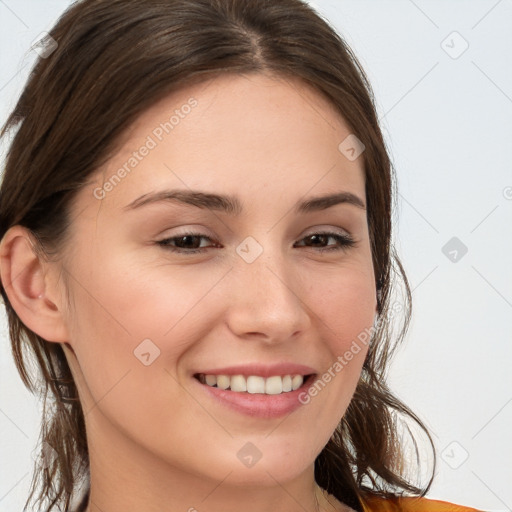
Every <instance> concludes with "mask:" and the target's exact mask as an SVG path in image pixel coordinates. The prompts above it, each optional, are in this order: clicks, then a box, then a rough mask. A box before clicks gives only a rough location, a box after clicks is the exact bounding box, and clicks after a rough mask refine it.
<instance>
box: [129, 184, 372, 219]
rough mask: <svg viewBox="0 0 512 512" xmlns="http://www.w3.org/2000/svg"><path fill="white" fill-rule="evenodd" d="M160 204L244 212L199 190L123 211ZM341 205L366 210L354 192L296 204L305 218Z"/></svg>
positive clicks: (231, 199)
mask: <svg viewBox="0 0 512 512" xmlns="http://www.w3.org/2000/svg"><path fill="white" fill-rule="evenodd" d="M160 202H164V203H166V202H171V203H172V202H180V203H185V204H188V205H192V206H196V207H197V208H208V209H210V210H215V211H220V212H225V213H227V214H230V215H235V216H236V215H240V214H241V213H242V211H243V207H242V202H241V201H240V200H239V199H238V198H237V197H235V196H228V195H223V194H211V193H207V192H201V191H198V190H179V189H178V190H161V191H157V192H149V193H147V194H144V195H142V196H140V197H138V198H137V199H135V200H134V201H132V202H131V203H129V204H128V205H126V206H125V207H124V208H123V210H135V209H137V208H140V207H142V206H145V205H148V204H153V203H160ZM337 204H349V205H352V206H356V207H358V208H361V209H362V210H366V206H365V204H364V202H363V200H362V199H361V198H359V197H358V196H356V195H355V194H352V193H351V192H337V193H335V194H328V195H323V196H316V197H310V198H309V199H306V200H304V201H302V202H297V203H296V204H295V213H297V214H305V213H311V212H316V211H321V210H326V209H327V208H330V207H331V206H335V205H337Z"/></svg>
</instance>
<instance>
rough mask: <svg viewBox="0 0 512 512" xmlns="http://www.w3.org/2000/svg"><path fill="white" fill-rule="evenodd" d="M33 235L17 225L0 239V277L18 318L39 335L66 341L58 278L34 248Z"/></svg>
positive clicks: (52, 267)
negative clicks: (53, 277) (55, 277)
mask: <svg viewBox="0 0 512 512" xmlns="http://www.w3.org/2000/svg"><path fill="white" fill-rule="evenodd" d="M34 245H35V238H34V236H33V235H32V233H31V232H30V230H28V229H27V228H25V227H23V226H20V225H16V226H13V227H11V228H10V229H9V230H8V231H7V233H5V235H4V237H3V238H2V241H1V242H0V279H1V281H2V285H3V287H4V289H5V292H6V294H7V297H8V298H9V302H10V303H11V305H12V307H13V308H14V310H15V311H16V313H17V315H18V317H19V318H20V320H21V321H22V322H23V323H24V324H25V325H26V326H27V327H28V328H29V329H30V330H31V331H33V332H35V333H36V334H38V335H39V336H40V337H41V338H43V339H45V340H47V341H53V342H66V341H68V340H69V335H68V330H67V328H66V324H65V321H64V320H65V317H64V315H63V310H62V307H60V303H59V301H60V297H61V295H62V294H60V293H59V289H58V286H57V280H55V279H52V276H54V275H56V273H57V269H56V268H55V266H52V264H51V263H50V262H48V261H47V260H45V259H44V258H42V257H40V256H39V255H38V254H37V253H36V252H35V249H34V248H33V247H34Z"/></svg>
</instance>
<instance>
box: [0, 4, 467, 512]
mask: <svg viewBox="0 0 512 512" xmlns="http://www.w3.org/2000/svg"><path fill="white" fill-rule="evenodd" d="M41 55H42V58H41V59H40V60H39V62H38V63H37V65H36V67H35V69H34V72H33V73H32V75H31V77H30V79H29V81H28V83H27V85H26V87H25V90H24V91H23V94H22V96H21V98H20V100H19V102H18V104H17V105H16V107H15V109H14V111H13V113H12V114H11V116H10V117H9V119H8V121H7V123H6V125H5V128H4V131H3V135H5V134H7V133H9V132H10V130H14V129H15V128H16V130H17V131H16V134H15V136H14V139H13V142H12V145H11V149H10V152H9V154H8V158H7V162H6V169H5V174H4V178H3V183H2V188H1V190H0V193H1V205H0V236H1V237H2V241H1V245H0V276H1V282H2V288H1V291H2V296H3V298H4V301H5V305H6V309H7V313H8V321H9V326H10V335H11V341H12V347H13V352H14V357H15V361H16V364H17V367H18V370H19V372H20V375H21V377H22V379H23V381H24V382H25V384H26V385H27V386H28V387H29V389H31V390H33V391H36V390H37V389H38V386H39V385H40V384H38V383H37V382H36V380H35V378H34V376H32V375H31V373H30V371H29V367H28V361H29V357H35V359H36V361H37V364H38V366H39V368H40V370H41V372H42V376H43V379H44V383H45V392H46V396H47V399H48V400H47V401H45V422H44V423H43V430H42V438H43V444H42V464H40V466H39V468H38V469H37V472H36V474H35V478H34V482H33V484H34V485H33V488H32V493H31V496H30V497H29V501H30V500H31V499H34V500H35V501H36V502H37V503H39V504H43V505H44V506H45V507H46V508H45V510H52V509H53V508H54V507H58V506H60V507H61V508H62V507H63V508H64V509H65V510H74V505H73V502H74V500H76V499H77V498H78V499H79V501H80V503H79V505H78V507H77V508H76V510H79V511H84V510H86V511H87V512H98V511H109V512H110V511H112V512H114V511H118V510H119V511H121V510H122V511H130V510H133V511H142V510H144V511H150V510H169V511H177V510H188V511H189V512H191V511H195V510H197V511H201V510H209V511H230V510H235V508H236V509H239V508H240V506H242V507H243V508H244V510H249V511H261V510H280V511H283V512H288V511H295V510H307V511H327V510H340V511H341V510H344V511H345V510H357V511H364V512H368V511H375V510H390V511H395V510H409V511H413V510H414V511H419V510H425V511H426V510H428V511H435V510H439V511H452V510H454V511H455V510H461V511H469V510H473V509H469V508H466V507H462V506H456V505H454V504H449V503H445V502H439V501H433V500H428V499H426V498H424V497H423V496H424V495H425V494H426V492H427V491H428V489H429V488H430V485H431V483H432V477H431V478H430V479H429V481H428V482H423V483H422V482H419V481H418V479H416V478H415V477H414V474H413V473H414V469H416V470H417V471H418V473H419V469H420V467H419V463H420V462H421V463H422V467H423V463H424V461H419V460H416V464H415V465H412V464H411V462H412V461H410V460H409V459H410V457H408V456H407V453H406V447H407V442H406V441H407V440H406V439H404V438H403V433H402V430H401V425H402V424H403V421H404V420H409V421H412V422H414V423H416V424H417V425H418V426H419V427H420V428H422V429H423V431H424V433H425V435H426V437H427V439H428V440H429V441H430V443H432V440H431V437H430V435H429V433H428V430H427V429H426V428H425V426H424V425H423V424H422V423H421V421H420V420H419V419H418V418H417V417H416V416H415V415H414V413H413V412H412V411H410V410H409V409H408V408H407V407H406V406H405V405H404V404H403V403H401V402H400V401H399V400H398V399H397V398H396V397H394V396H393V394H392V393H391V392H390V391H389V389H388V388H387V386H386V382H385V379H384V373H385V370H386V368H387V364H388V359H389V356H390V355H391V353H392V351H393V348H394V347H395V346H396V343H398V342H399V341H400V339H401V338H402V337H403V334H404V333H405V330H406V328H407V322H408V318H409V317H408V315H409V301H410V292H409V288H408V284H407V280H406V278H405V275H404V274H403V272H402V268H401V266H400V263H399V260H398V258H396V256H395V255H394V253H393V250H392V246H391V243H390V240H391V209H392V186H393V175H392V169H391V164H390V161H389V157H388V155H387V153H386V149H385V146H384V142H383V138H382V134H381V131H380V129H379V126H378V123H377V119H376V115H375V109H374V105H373V100H372V94H371V89H370V86H369V84H368V82H367V80H366V78H365V75H364V73H363V71H362V69H361V68H360V66H359V64H358V63H357V61H356V59H355V58H354V56H353V55H352V53H351V52H350V50H349V49H348V47H347V46H346V45H345V43H344V42H343V41H342V40H341V39H340V37H339V36H338V35H337V34H336V33H335V32H334V31H333V29H332V28H331V27H329V26H328V24H327V23H326V22H325V21H324V20H322V19H321V18H320V17H318V16H317V15H316V14H315V13H314V12H313V11H312V10H311V9H310V8H309V7H308V6H307V5H305V4H304V3H303V2H301V1H300V0H281V1H279V2H277V3H276V2H269V1H268V0H251V1H250V2H247V1H246V0H167V1H162V0H144V1H141V0H110V1H106V0H85V1H82V2H79V3H77V4H75V5H73V6H72V7H71V8H70V9H69V10H68V11H67V12H66V13H65V14H64V15H63V16H62V18H61V19H60V20H59V22H58V23H57V25H56V26H55V27H54V29H53V30H52V31H51V32H50V37H49V38H47V40H46V42H45V46H44V47H42V51H41ZM398 279H402V283H403V291H404V297H405V298H404V299H402V300H399V299H396V298H395V299H393V298H392V292H393V289H394V286H395V281H396V280H398ZM402 310H405V322H404V325H403V326H402V330H401V332H399V333H398V336H396V335H393V329H392V325H391V319H392V318H393V317H394V316H395V315H396V313H400V312H401V311H402ZM412 441H413V443H415V442H416V441H415V440H414V438H413V439H412ZM434 461H435V458H434ZM431 471H432V474H433V468H432V470H431ZM38 479H39V480H40V482H41V484H42V485H41V488H40V489H38V488H37V483H38ZM81 485H82V486H83V487H84V489H85V492H84V494H83V496H82V497H79V492H80V488H81V487H80V486H81Z"/></svg>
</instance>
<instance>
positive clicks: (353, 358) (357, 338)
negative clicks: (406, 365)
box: [301, 268, 376, 430]
mask: <svg viewBox="0 0 512 512" xmlns="http://www.w3.org/2000/svg"><path fill="white" fill-rule="evenodd" d="M371 272H372V269H371V268H368V270H367V271H365V272H362V271H359V270H355V269H351V270H350V271H349V269H347V268H346V269H344V271H340V272H337V273H333V274H332V276H331V279H330V281H329V284H328V285H325V281H318V283H317V285H314V284H310V285H309V294H308V301H310V302H308V305H309V306H310V307H311V309H312V311H314V312H315V317H316V318H317V325H318V330H319V332H320V333H321V336H322V339H323V340H324V343H325V345H326V348H327V349H328V350H327V354H328V356H327V357H326V358H325V359H324V361H323V368H322V370H323V371H322V373H321V374H320V375H319V376H318V378H317V380H316V382H315V384H314V385H313V386H312V387H311V388H310V389H309V392H308V393H307V394H304V395H303V396H302V397H301V401H302V402H303V403H307V404H308V407H312V408H314V410H315V417H317V418H318V420H319V421H322V422H324V424H325V425H330V426H329V428H328V429H327V430H329V429H332V430H334V428H335V427H336V425H337V423H338V422H339V420H340V419H341V417H342V416H343V414H344V413H345V411H346V408H347V407H348V404H349V402H350V400H351V398H352V395H353V393H354V391H355V388H356V386H357V383H358V381H359V377H360V374H361V369H362V366H363V363H364V359H365V357H366V354H367V352H368V346H369V341H370V338H371V333H372V326H373V324H374V320H375V307H376V296H375V288H374V281H373V277H372V274H371Z"/></svg>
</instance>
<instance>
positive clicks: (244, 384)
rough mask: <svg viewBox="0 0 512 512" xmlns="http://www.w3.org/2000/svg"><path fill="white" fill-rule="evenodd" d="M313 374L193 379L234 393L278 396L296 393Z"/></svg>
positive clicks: (226, 376) (202, 376)
mask: <svg viewBox="0 0 512 512" xmlns="http://www.w3.org/2000/svg"><path fill="white" fill-rule="evenodd" d="M314 376H315V374H309V375H298V374H294V375H273V376H271V377H261V376H259V375H209V374H204V373H196V374H195V375H194V378H195V379H197V380H198V381H199V382H200V383H201V384H204V385H206V386H210V387H212V388H219V389H223V390H225V391H232V392H234V393H245V394H247V393H250V394H264V395H280V394H284V393H290V392H292V391H296V390H298V389H300V388H302V387H304V386H305V385H306V384H309V382H310V380H311V379H313V378H314Z"/></svg>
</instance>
